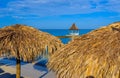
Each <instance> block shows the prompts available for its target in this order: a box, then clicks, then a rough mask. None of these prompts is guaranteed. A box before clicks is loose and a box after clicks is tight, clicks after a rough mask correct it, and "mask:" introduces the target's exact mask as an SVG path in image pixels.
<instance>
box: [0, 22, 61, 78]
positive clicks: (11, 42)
mask: <svg viewBox="0 0 120 78" xmlns="http://www.w3.org/2000/svg"><path fill="white" fill-rule="evenodd" d="M62 45H63V44H62V43H61V41H60V40H59V39H57V38H56V37H54V36H51V35H50V34H48V33H45V32H42V31H39V30H37V29H34V28H32V27H28V26H24V25H19V24H16V25H13V26H8V27H4V28H1V29H0V56H1V57H4V56H5V57H15V58H16V64H17V66H16V69H17V71H16V78H20V60H24V61H28V62H31V61H34V60H35V59H37V58H39V57H40V55H41V54H42V53H43V52H44V51H45V49H46V46H48V50H49V53H48V54H49V55H51V54H52V53H53V52H54V51H55V50H57V49H58V48H60V47H61V46H62Z"/></svg>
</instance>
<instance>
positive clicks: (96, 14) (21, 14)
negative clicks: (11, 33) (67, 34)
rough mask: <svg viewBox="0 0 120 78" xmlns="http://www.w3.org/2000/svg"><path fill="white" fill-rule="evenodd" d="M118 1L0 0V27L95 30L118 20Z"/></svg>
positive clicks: (119, 12) (119, 10)
mask: <svg viewBox="0 0 120 78" xmlns="http://www.w3.org/2000/svg"><path fill="white" fill-rule="evenodd" d="M119 4H120V0H0V27H3V26H8V25H13V24H25V25H29V26H33V27H35V28H40V29H68V28H69V27H70V26H71V25H72V24H73V23H76V25H77V26H78V28H79V29H95V28H99V27H101V26H106V25H108V24H110V23H113V22H116V21H120V9H119V8H120V5H119Z"/></svg>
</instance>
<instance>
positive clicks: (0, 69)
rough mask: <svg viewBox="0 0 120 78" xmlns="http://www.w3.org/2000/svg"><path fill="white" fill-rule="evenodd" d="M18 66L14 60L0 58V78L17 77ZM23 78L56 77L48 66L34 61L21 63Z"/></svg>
mask: <svg viewBox="0 0 120 78" xmlns="http://www.w3.org/2000/svg"><path fill="white" fill-rule="evenodd" d="M15 74H16V66H15V61H14V60H9V59H3V58H0V78H15ZM21 78H56V77H55V74H54V73H53V72H51V71H50V72H48V70H47V68H46V67H43V66H38V65H35V64H32V63H23V62H22V63H21Z"/></svg>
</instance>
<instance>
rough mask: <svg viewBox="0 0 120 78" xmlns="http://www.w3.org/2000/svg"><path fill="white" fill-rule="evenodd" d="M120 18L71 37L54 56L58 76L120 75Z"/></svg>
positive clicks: (104, 77)
mask: <svg viewBox="0 0 120 78" xmlns="http://www.w3.org/2000/svg"><path fill="white" fill-rule="evenodd" d="M119 30H120V22H117V23H114V24H110V25H109V26H106V27H102V28H100V29H97V30H93V31H92V32H90V33H88V34H85V35H82V36H81V37H79V38H76V39H75V40H73V41H71V42H70V43H69V44H67V45H66V46H65V47H62V48H61V50H57V52H55V53H54V55H52V56H51V57H50V60H49V63H48V67H49V69H50V70H53V71H55V72H56V74H57V78H86V77H94V78H120V47H119V46H120V31H119Z"/></svg>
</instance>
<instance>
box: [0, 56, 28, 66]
mask: <svg viewBox="0 0 120 78" xmlns="http://www.w3.org/2000/svg"><path fill="white" fill-rule="evenodd" d="M0 64H4V65H6V66H16V59H15V58H9V59H8V58H2V59H0ZM25 64H28V62H24V61H22V60H21V65H25Z"/></svg>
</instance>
